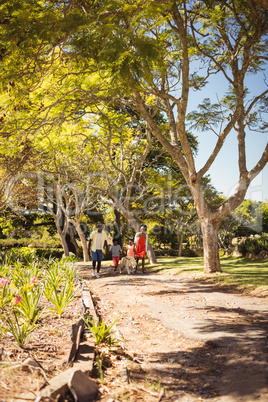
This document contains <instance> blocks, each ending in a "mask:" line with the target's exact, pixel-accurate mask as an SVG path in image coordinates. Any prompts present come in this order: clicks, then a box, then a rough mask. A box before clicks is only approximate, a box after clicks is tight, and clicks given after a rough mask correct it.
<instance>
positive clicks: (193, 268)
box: [147, 256, 268, 296]
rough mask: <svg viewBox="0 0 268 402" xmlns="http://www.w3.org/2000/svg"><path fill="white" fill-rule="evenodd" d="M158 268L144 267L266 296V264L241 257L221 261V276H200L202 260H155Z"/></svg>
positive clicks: (200, 258) (202, 267)
mask: <svg viewBox="0 0 268 402" xmlns="http://www.w3.org/2000/svg"><path fill="white" fill-rule="evenodd" d="M157 260H158V264H156V265H154V266H149V265H147V268H148V269H149V270H150V271H151V272H162V273H164V274H171V275H183V276H189V275H191V274H195V275H194V276H195V279H200V280H202V281H207V282H210V283H218V284H221V285H225V286H231V287H232V288H235V289H237V290H240V291H246V292H252V291H255V293H256V294H258V295H262V296H268V260H267V259H266V260H248V259H246V258H241V257H231V256H228V257H225V256H223V257H221V258H220V260H221V268H222V272H221V273H216V274H210V275H206V274H204V273H203V271H204V266H203V258H202V257H197V258H176V257H158V259H157Z"/></svg>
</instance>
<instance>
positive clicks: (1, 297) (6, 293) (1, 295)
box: [0, 283, 13, 312]
mask: <svg viewBox="0 0 268 402" xmlns="http://www.w3.org/2000/svg"><path fill="white" fill-rule="evenodd" d="M12 299H13V296H12V292H11V291H10V288H9V286H8V283H5V284H4V285H2V286H0V312H1V311H4V310H5V309H6V307H7V306H8V305H9V304H10V303H11V301H12Z"/></svg>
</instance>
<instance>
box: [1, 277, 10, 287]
mask: <svg viewBox="0 0 268 402" xmlns="http://www.w3.org/2000/svg"><path fill="white" fill-rule="evenodd" d="M7 283H8V280H7V279H5V278H0V285H1V286H5V284H7Z"/></svg>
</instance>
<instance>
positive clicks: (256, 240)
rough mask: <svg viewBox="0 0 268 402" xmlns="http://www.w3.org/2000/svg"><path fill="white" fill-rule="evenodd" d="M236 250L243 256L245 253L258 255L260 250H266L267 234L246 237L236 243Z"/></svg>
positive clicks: (267, 245) (267, 246)
mask: <svg viewBox="0 0 268 402" xmlns="http://www.w3.org/2000/svg"><path fill="white" fill-rule="evenodd" d="M238 251H239V252H240V253H241V254H242V255H243V257H245V255H246V254H247V253H250V254H253V255H258V254H259V253H260V252H261V251H267V252H268V234H263V235H261V236H255V237H248V238H247V239H246V240H245V241H242V242H241V243H240V244H239V245H238Z"/></svg>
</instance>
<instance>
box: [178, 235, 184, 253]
mask: <svg viewBox="0 0 268 402" xmlns="http://www.w3.org/2000/svg"><path fill="white" fill-rule="evenodd" d="M182 242H183V233H179V247H178V257H181V251H182Z"/></svg>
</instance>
